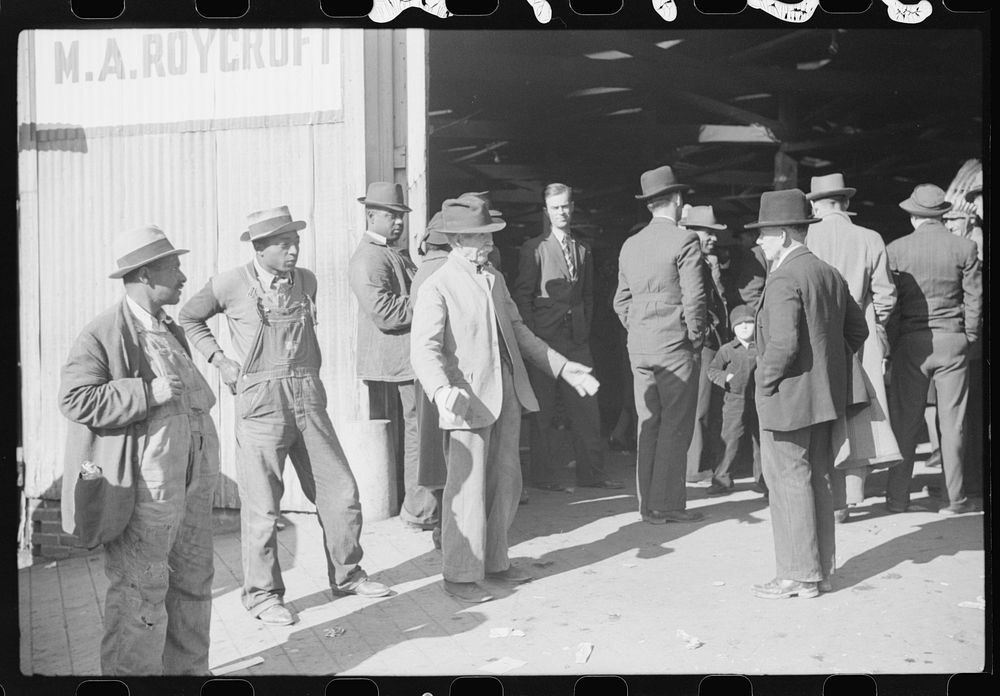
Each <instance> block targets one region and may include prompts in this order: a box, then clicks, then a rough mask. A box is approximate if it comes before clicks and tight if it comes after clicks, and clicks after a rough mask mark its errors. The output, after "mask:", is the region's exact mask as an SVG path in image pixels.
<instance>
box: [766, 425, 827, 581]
mask: <svg viewBox="0 0 1000 696" xmlns="http://www.w3.org/2000/svg"><path fill="white" fill-rule="evenodd" d="M832 425H833V424H832V422H828V423H820V424H818V425H813V426H810V427H808V428H801V429H799V430H792V431H789V432H778V431H774V430H761V432H760V448H761V460H762V465H763V473H764V478H765V480H766V481H767V485H768V488H769V489H770V510H771V528H772V530H773V533H774V558H775V568H776V571H777V572H776V575H777V577H779V578H783V579H786V580H798V581H799V582H819V581H820V580H824V579H826V578H828V577H829V576H830V574H831V573H833V568H834V564H835V554H836V546H835V542H834V521H833V490H832V488H831V485H830V476H831V475H832V473H833V450H832V445H831V441H830V436H831V433H832V429H833V428H832Z"/></svg>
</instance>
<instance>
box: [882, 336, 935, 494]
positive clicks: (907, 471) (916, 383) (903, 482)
mask: <svg viewBox="0 0 1000 696" xmlns="http://www.w3.org/2000/svg"><path fill="white" fill-rule="evenodd" d="M921 333H923V332H921ZM929 342H930V336H929V332H928V335H927V336H926V337H921V336H915V335H913V334H907V335H905V336H903V337H902V338H901V339H900V340H899V341H898V343H897V345H896V346H895V348H894V350H893V354H892V379H891V383H890V386H889V390H888V398H889V417H890V419H891V421H892V429H893V432H894V433H895V435H896V442H897V444H898V445H899V453H900V456H901V457H902V461H901V462H900V463H899V464H897V465H896V466H893V467H890V469H889V476H888V479H887V481H886V502H887V503H888V504H890V505H893V506H900V507H905V506H906V505H908V504H909V502H910V481H911V479H912V478H913V456H914V453H915V452H916V449H917V437H918V433H919V432H920V421H921V418H922V416H923V412H924V404H925V403H926V400H927V387H928V384H929V382H930V376H929V374H928V373H927V372H925V370H924V367H923V363H924V360H925V359H926V357H927V356H928V354H929V353H930V345H929Z"/></svg>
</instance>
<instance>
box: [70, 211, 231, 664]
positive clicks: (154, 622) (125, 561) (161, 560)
mask: <svg viewBox="0 0 1000 696" xmlns="http://www.w3.org/2000/svg"><path fill="white" fill-rule="evenodd" d="M115 251H116V256H117V258H118V264H117V265H118V268H117V269H116V270H115V271H114V272H112V273H111V275H110V277H111V278H121V279H122V281H123V283H124V284H125V298H124V300H122V301H121V302H118V303H116V304H115V305H114V306H113V307H111V308H109V309H108V310H107V311H105V312H103V313H102V314H101V315H100V316H98V317H97V318H96V319H94V321H92V322H90V324H88V325H87V327H86V328H85V329H84V330H83V331H82V332H81V333H80V335H79V337H78V338H77V339H76V342H75V343H74V344H73V348H72V349H71V350H70V354H69V358H68V359H67V361H66V364H65V366H64V367H63V370H62V383H61V385H60V394H59V407H60V410H61V411H62V412H63V415H65V416H66V417H67V418H69V419H70V421H71V424H70V427H69V431H68V437H67V443H66V468H65V472H64V475H63V496H62V507H63V525H64V527H65V529H66V531H67V532H69V533H71V534H77V535H78V536H79V537H80V540H81V543H82V544H83V545H84V546H87V547H88V548H95V547H97V546H98V545H100V544H102V543H103V544H104V562H105V572H106V573H107V576H108V580H109V583H110V584H109V586H108V594H107V599H106V600H105V602H104V638H103V640H102V641H101V673H102V674H107V675H114V676H121V675H145V676H157V675H162V674H207V673H208V649H209V642H210V639H209V625H210V622H211V617H212V578H213V576H214V570H215V566H214V562H213V557H212V496H213V495H214V493H215V485H216V483H217V482H218V478H219V438H218V435H217V434H216V431H215V425H214V424H213V423H212V418H211V416H210V414H209V410H210V409H211V408H212V405H213V404H214V403H215V396H214V395H213V394H212V390H211V388H210V387H209V385H208V383H207V382H206V381H205V379H204V378H203V377H202V375H201V373H200V372H198V370H197V368H196V367H195V365H194V363H193V362H192V361H191V355H190V352H189V349H188V344H187V340H186V339H185V337H184V332H183V331H182V330H181V329H180V327H178V326H177V325H176V324H175V323H174V322H173V321H171V319H170V317H168V316H167V314H166V313H165V312H164V311H163V308H164V307H165V306H167V305H175V304H177V303H178V302H179V301H180V295H181V289H182V288H183V286H184V282H185V281H186V280H187V279H186V278H185V276H184V273H183V272H181V268H180V260H179V259H178V256H180V255H181V254H186V253H187V250H186V249H175V248H174V246H173V245H172V244H171V243H170V241H169V240H168V239H167V237H166V235H164V234H163V231H162V230H160V228H158V227H155V226H152V225H150V226H146V227H141V228H138V229H136V230H133V231H131V232H129V233H126V234H124V235H122V236H121V237H119V238H118V240H117V241H116V243H115Z"/></svg>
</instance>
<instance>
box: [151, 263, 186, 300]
mask: <svg viewBox="0 0 1000 696" xmlns="http://www.w3.org/2000/svg"><path fill="white" fill-rule="evenodd" d="M146 276H147V278H148V279H149V294H150V298H151V299H152V300H153V301H155V302H157V303H158V304H159V305H160V306H163V305H175V304H177V303H178V302H180V301H181V290H182V289H183V288H184V282H185V281H186V280H187V276H185V275H184V273H183V272H182V271H181V261H180V259H179V258H178V257H177V256H168V257H166V258H163V259H160V260H158V261H154V262H153V263H151V264H149V265H148V266H146Z"/></svg>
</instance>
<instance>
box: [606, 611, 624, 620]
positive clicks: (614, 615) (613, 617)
mask: <svg viewBox="0 0 1000 696" xmlns="http://www.w3.org/2000/svg"><path fill="white" fill-rule="evenodd" d="M621 617H622V615H621V614H619V613H618V612H617V611H613V612H611V613H610V614H608V618H609V619H611V620H612V621H617V620H618V619H620V618H621Z"/></svg>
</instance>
